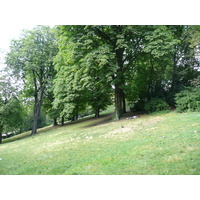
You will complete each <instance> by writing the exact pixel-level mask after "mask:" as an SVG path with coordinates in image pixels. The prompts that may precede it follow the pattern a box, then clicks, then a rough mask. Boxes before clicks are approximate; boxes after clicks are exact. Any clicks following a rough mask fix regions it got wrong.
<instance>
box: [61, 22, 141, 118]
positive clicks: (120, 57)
mask: <svg viewBox="0 0 200 200" xmlns="http://www.w3.org/2000/svg"><path fill="white" fill-rule="evenodd" d="M59 31H60V37H59V41H60V44H61V46H62V47H63V48H65V47H66V46H68V47H67V48H68V49H70V51H68V53H66V51H63V49H61V48H60V51H59V54H60V55H61V54H62V55H63V56H62V57H60V58H59V62H60V63H61V62H62V63H65V65H68V66H76V67H74V69H75V71H74V73H75V72H76V69H77V68H78V69H80V70H81V72H82V73H80V74H81V75H82V80H84V79H87V78H88V76H87V73H85V72H87V71H90V70H91V69H92V68H99V70H98V73H97V75H96V76H99V77H101V74H104V76H103V79H104V82H110V83H111V84H110V87H111V85H112V86H113V88H114V97H115V98H114V102H115V113H116V119H117V120H119V119H120V118H121V117H122V115H123V112H124V111H125V109H124V108H125V93H124V85H125V76H124V74H125V72H126V71H127V70H128V69H129V66H130V65H131V63H132V62H133V60H134V59H136V57H137V54H138V52H139V51H140V50H141V49H142V45H141V43H142V38H143V29H142V26H121V25H114V26H59ZM69 52H70V53H69ZM66 59H67V60H66ZM60 66H61V65H60ZM80 70H79V72H80ZM76 74H77V73H76ZM100 80H101V81H102V78H101V79H100Z"/></svg>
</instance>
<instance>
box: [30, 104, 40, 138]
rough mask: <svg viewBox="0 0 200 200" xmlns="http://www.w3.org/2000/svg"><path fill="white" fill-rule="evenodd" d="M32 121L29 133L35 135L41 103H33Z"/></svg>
mask: <svg viewBox="0 0 200 200" xmlns="http://www.w3.org/2000/svg"><path fill="white" fill-rule="evenodd" d="M34 107H35V108H34V121H33V128H32V132H31V135H35V134H36V132H37V127H38V119H39V116H40V109H41V105H40V103H35V106H34Z"/></svg>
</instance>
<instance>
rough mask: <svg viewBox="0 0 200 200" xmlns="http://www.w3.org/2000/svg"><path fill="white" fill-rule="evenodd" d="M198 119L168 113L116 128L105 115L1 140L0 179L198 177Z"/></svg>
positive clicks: (198, 115)
mask: <svg viewBox="0 0 200 200" xmlns="http://www.w3.org/2000/svg"><path fill="white" fill-rule="evenodd" d="M128 115H130V114H127V116H128ZM199 119H200V113H187V114H178V113H174V112H171V113H156V114H152V115H141V117H140V118H136V119H132V120H127V119H126V117H125V118H124V119H122V120H121V121H119V122H115V121H113V120H112V119H111V117H110V115H108V114H105V115H103V116H102V117H101V118H99V119H95V118H88V119H82V120H80V121H79V123H72V124H71V125H69V124H66V126H64V127H56V128H55V127H47V128H43V129H42V130H40V131H39V134H37V135H36V136H34V137H33V136H31V137H25V138H24V139H20V140H15V141H14V138H9V139H6V140H4V142H6V143H3V144H2V145H1V146H0V157H1V158H2V160H1V161H0V166H1V167H0V174H72V175H76V174H77V175H78V174H87V175H89V174H124V175H125V174H163V175H164V174H200V167H199V166H200V159H199V157H200V149H199V145H200V121H199ZM194 131H195V132H194ZM26 135H27V133H24V136H26ZM22 136H23V135H21V137H22ZM18 137H19V136H18ZM18 139H19V138H18ZM11 141H12V142H11Z"/></svg>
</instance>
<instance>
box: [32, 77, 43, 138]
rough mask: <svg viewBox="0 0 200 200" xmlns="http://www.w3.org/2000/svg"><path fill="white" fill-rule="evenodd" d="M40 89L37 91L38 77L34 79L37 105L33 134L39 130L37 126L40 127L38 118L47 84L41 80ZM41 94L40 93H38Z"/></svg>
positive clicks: (35, 106)
mask: <svg viewBox="0 0 200 200" xmlns="http://www.w3.org/2000/svg"><path fill="white" fill-rule="evenodd" d="M40 82H41V83H40V90H39V92H38V91H37V86H36V79H34V83H35V95H34V97H35V105H34V115H33V116H34V121H33V128H32V132H31V135H35V134H36V132H37V128H38V119H39V116H40V110H41V106H42V97H43V94H44V89H45V86H44V85H43V84H42V81H40ZM38 94H39V95H38Z"/></svg>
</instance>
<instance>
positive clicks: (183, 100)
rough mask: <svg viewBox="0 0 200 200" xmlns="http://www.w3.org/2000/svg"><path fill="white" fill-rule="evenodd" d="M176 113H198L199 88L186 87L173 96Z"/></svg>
mask: <svg viewBox="0 0 200 200" xmlns="http://www.w3.org/2000/svg"><path fill="white" fill-rule="evenodd" d="M175 102H176V111H177V112H185V111H193V112H196V111H197V112H199V111H200V87H187V88H185V90H183V91H181V92H179V93H177V94H176V95H175Z"/></svg>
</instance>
